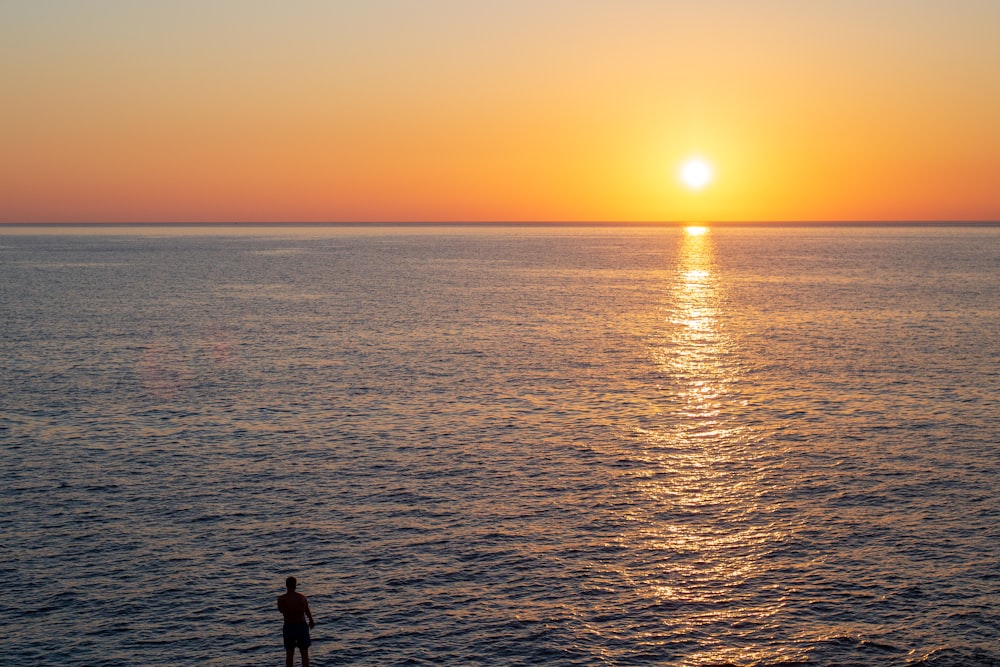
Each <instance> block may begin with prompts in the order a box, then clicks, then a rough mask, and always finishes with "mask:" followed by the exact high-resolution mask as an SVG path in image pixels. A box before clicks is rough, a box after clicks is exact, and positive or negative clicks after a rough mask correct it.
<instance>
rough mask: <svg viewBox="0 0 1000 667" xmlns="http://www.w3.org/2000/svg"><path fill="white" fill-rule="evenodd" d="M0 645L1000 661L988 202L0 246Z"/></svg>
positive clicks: (125, 653) (26, 238)
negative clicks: (789, 222)
mask: <svg viewBox="0 0 1000 667" xmlns="http://www.w3.org/2000/svg"><path fill="white" fill-rule="evenodd" d="M0 307H2V320H0V340H2V345H3V355H2V359H0V372H2V383H0V448H2V455H3V458H2V463H0V466H2V468H0V471H2V477H0V492H2V496H0V497H2V499H3V502H2V506H0V518H2V545H0V550H2V551H0V553H2V558H0V662H2V664H4V665H14V666H16V665H43V664H44V665H92V666H100V665H195V664H198V665H206V664H207V665H275V664H281V661H282V660H283V650H282V648H281V643H280V617H279V615H278V614H277V611H276V609H275V603H274V600H275V596H276V595H278V594H279V593H280V592H281V591H282V583H283V580H284V577H285V576H286V575H288V574H295V575H296V576H298V577H299V579H300V582H301V588H300V590H302V592H304V593H306V594H307V595H309V596H310V599H311V601H312V606H313V610H314V612H315V614H316V617H317V620H318V623H319V624H318V626H317V628H316V629H315V631H314V639H315V644H314V646H313V651H312V654H313V664H314V665H320V666H322V665H534V664H540V665H541V664H543V665H646V664H666V665H672V664H677V665H702V664H705V665H707V664H714V665H721V664H732V665H778V664H807V665H995V664H998V661H1000V648H998V646H1000V500H998V498H997V488H998V484H997V473H998V469H1000V402H998V386H1000V361H998V359H1000V228H978V229H977V228H848V229H840V230H838V229H832V228H804V229H794V230H793V229H782V228H753V229H740V228H731V227H718V228H715V227H713V228H712V229H710V230H708V231H707V233H704V234H696V233H688V232H686V231H685V230H684V229H683V228H662V229H600V228H544V229H529V228H523V227H513V228H498V227H490V228H485V229H464V228H448V227H442V228H427V229H391V228H375V229H351V228H331V229H321V228H313V229H297V230H286V231H281V230H265V229H243V228H240V229H239V230H238V231H221V230H196V229H182V230H157V229H145V230H126V231H124V232H122V231H119V232H113V231H112V232H108V231H101V230H89V231H87V232H86V233H68V232H66V231H65V230H63V231H62V232H59V233H48V234H44V235H33V234H26V233H23V232H22V233H16V234H15V233H6V234H4V235H2V236H0Z"/></svg>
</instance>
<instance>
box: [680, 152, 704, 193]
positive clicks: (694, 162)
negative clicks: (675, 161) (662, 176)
mask: <svg viewBox="0 0 1000 667" xmlns="http://www.w3.org/2000/svg"><path fill="white" fill-rule="evenodd" d="M681 180H682V181H684V185H686V186H688V187H689V188H691V189H692V190H700V189H701V188H703V187H705V186H706V185H708V182H709V181H711V180H712V168H711V167H710V166H709V164H708V163H707V162H705V161H704V160H702V159H701V158H691V159H690V160H688V161H687V162H685V163H684V166H682V167H681Z"/></svg>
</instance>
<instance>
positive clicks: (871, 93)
mask: <svg viewBox="0 0 1000 667" xmlns="http://www.w3.org/2000/svg"><path fill="white" fill-rule="evenodd" d="M998 26H1000V2H996V1H995V0H978V1H975V0H953V1H950V2H943V1H940V2H939V1H931V0H905V1H904V0H863V1H862V0H842V1H840V2H828V3H827V2H824V3H820V2H815V3H813V2H797V1H791V0H788V1H785V2H768V1H761V2H742V1H735V0H734V1H732V2H713V1H711V0H707V1H705V2H697V3H695V2H670V1H667V0H664V1H660V2H653V1H650V0H621V1H617V2H611V1H610V0H609V1H607V2H597V1H589V0H530V1H521V0H507V1H505V2H496V3H494V2H475V1H474V0H447V1H445V0H406V1H404V0H395V1H390V0H366V1H357V2H355V1H349V0H341V1H339V2H325V1H320V0H298V1H296V2H277V1H273V2H272V1H269V0H171V2H163V3H152V2H149V3H146V2H132V1H131V0H95V1H93V2H79V1H77V0H66V1H59V0H23V1H22V0H8V1H7V2H4V3H2V4H0V90H2V91H3V104H2V105H0V222H33V221H40V222H44V221H68V222H72V221H92V222H139V221H276V222H280V221H456V220H467V221H477V220H529V221H534V220H537V221H548V220H588V221H619V220H629V221H633V220H634V221H656V220H668V221H670V220H682V221H684V220H1000V120H998V119H1000V84H998V82H1000V39H998V38H997V29H998ZM693 154H698V155H701V156H703V157H704V158H706V159H707V160H708V161H710V162H711V163H712V165H713V168H714V172H715V179H714V181H713V182H712V183H711V184H710V185H709V186H708V187H706V188H705V189H703V190H702V191H700V192H691V191H689V190H687V189H685V188H684V187H683V186H682V185H681V184H680V182H679V180H678V177H677V172H678V170H679V168H680V165H681V163H682V161H683V160H684V159H685V158H686V157H688V156H689V155H693Z"/></svg>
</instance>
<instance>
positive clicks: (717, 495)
mask: <svg viewBox="0 0 1000 667" xmlns="http://www.w3.org/2000/svg"><path fill="white" fill-rule="evenodd" d="M662 308H663V316H662V317H661V319H660V322H661V325H662V329H661V330H660V331H658V332H656V333H655V335H654V338H653V341H652V346H651V347H652V350H651V352H652V359H653V363H654V364H655V369H656V374H657V376H658V378H659V386H658V389H659V395H660V396H661V401H660V403H659V404H658V405H657V406H655V409H656V410H657V414H656V415H655V419H654V418H651V419H650V420H649V422H648V423H646V424H644V426H643V428H641V429H636V433H635V434H634V437H635V438H636V440H637V442H638V443H639V444H640V446H641V448H642V453H641V456H642V461H641V463H642V466H641V469H640V471H638V472H637V473H636V475H635V476H634V478H633V480H632V493H634V494H635V495H636V496H637V497H640V498H642V499H643V501H642V502H639V503H636V504H635V505H634V506H633V510H632V511H631V513H630V514H629V516H628V517H627V518H628V519H629V527H630V530H629V532H628V534H627V535H625V536H623V540H622V541H623V545H624V546H626V547H628V548H629V549H631V550H633V551H634V552H635V554H636V558H635V559H634V561H633V566H631V567H629V568H627V571H625V572H624V573H623V574H624V576H625V577H626V578H627V581H628V583H629V585H630V586H632V587H633V589H634V590H635V592H636V594H637V595H640V596H642V597H644V598H648V599H651V600H655V601H657V603H658V604H670V605H671V608H672V609H674V610H675V611H674V612H673V613H672V614H671V618H670V619H669V620H668V619H664V623H665V624H669V625H670V626H672V627H673V630H672V631H669V632H667V631H665V634H664V637H663V640H664V641H669V639H670V637H671V636H692V635H691V634H690V633H695V634H696V635H697V634H700V633H706V632H707V633H710V634H711V633H712V631H711V630H710V629H711V628H716V629H718V628H726V629H727V630H726V635H728V636H722V635H719V634H715V635H714V638H712V639H707V640H706V642H705V643H704V644H703V645H702V647H701V648H700V649H698V650H697V651H696V654H693V655H689V656H688V657H689V658H692V659H695V660H696V661H706V660H707V661H723V662H725V661H734V660H735V661H737V662H744V661H746V660H747V659H750V658H752V657H753V656H754V649H752V646H753V642H752V641H750V640H749V637H750V635H751V634H752V633H754V632H759V631H761V629H762V628H766V627H767V626H768V625H769V623H771V622H773V621H769V620H768V619H769V618H771V617H772V616H773V615H774V614H776V613H777V611H778V609H779V608H780V604H776V603H775V602H774V600H771V601H770V602H767V600H769V598H768V596H766V595H760V594H759V591H758V589H760V588H761V587H765V588H766V587H769V586H772V585H773V582H772V583H771V584H767V583H765V582H766V581H770V579H769V578H768V577H767V576H766V572H765V569H766V568H765V567H764V565H763V559H764V557H765V555H766V554H767V552H768V551H769V550H770V549H771V548H773V544H774V542H775V541H776V540H778V539H780V536H779V535H777V534H776V531H775V529H774V525H773V523H772V522H771V521H769V519H768V516H767V512H766V511H765V510H764V509H762V507H761V500H760V499H761V497H762V496H763V495H764V493H765V489H764V485H763V484H762V478H763V474H764V473H763V472H762V470H763V469H764V468H765V466H763V465H760V462H761V457H762V450H763V448H762V447H759V446H756V445H758V444H759V442H758V441H757V440H756V436H755V434H754V433H753V432H752V430H751V429H750V428H748V426H747V425H746V424H747V420H746V418H745V416H744V413H745V408H746V406H745V404H744V402H743V401H742V399H741V398H740V395H739V391H738V389H739V383H740V382H741V366H740V363H739V354H738V350H736V349H735V347H734V343H733V340H732V339H731V337H730V336H729V335H727V332H726V327H725V324H724V322H725V312H724V286H723V285H721V284H720V279H719V274H718V271H717V269H716V266H715V246H714V243H713V241H712V237H711V234H710V233H709V229H708V228H705V227H690V228H687V229H686V230H685V233H684V234H682V235H681V237H680V240H679V247H678V253H677V258H676V264H675V266H674V269H673V271H672V279H671V281H670V283H669V285H668V289H667V292H666V294H665V298H664V299H663V303H662ZM733 628H739V629H738V630H734V629H733ZM674 631H676V635H674ZM772 657H773V656H772Z"/></svg>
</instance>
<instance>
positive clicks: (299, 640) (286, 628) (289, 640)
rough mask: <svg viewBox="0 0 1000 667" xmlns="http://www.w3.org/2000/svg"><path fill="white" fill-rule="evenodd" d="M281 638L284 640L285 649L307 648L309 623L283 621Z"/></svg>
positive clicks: (309, 642)
mask: <svg viewBox="0 0 1000 667" xmlns="http://www.w3.org/2000/svg"><path fill="white" fill-rule="evenodd" d="M281 638H282V639H284V640H285V648H286V649H294V648H295V647H296V646H297V647H299V648H309V645H310V644H312V640H311V639H309V625H308V624H307V623H285V624H284V625H283V626H282V627H281Z"/></svg>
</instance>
